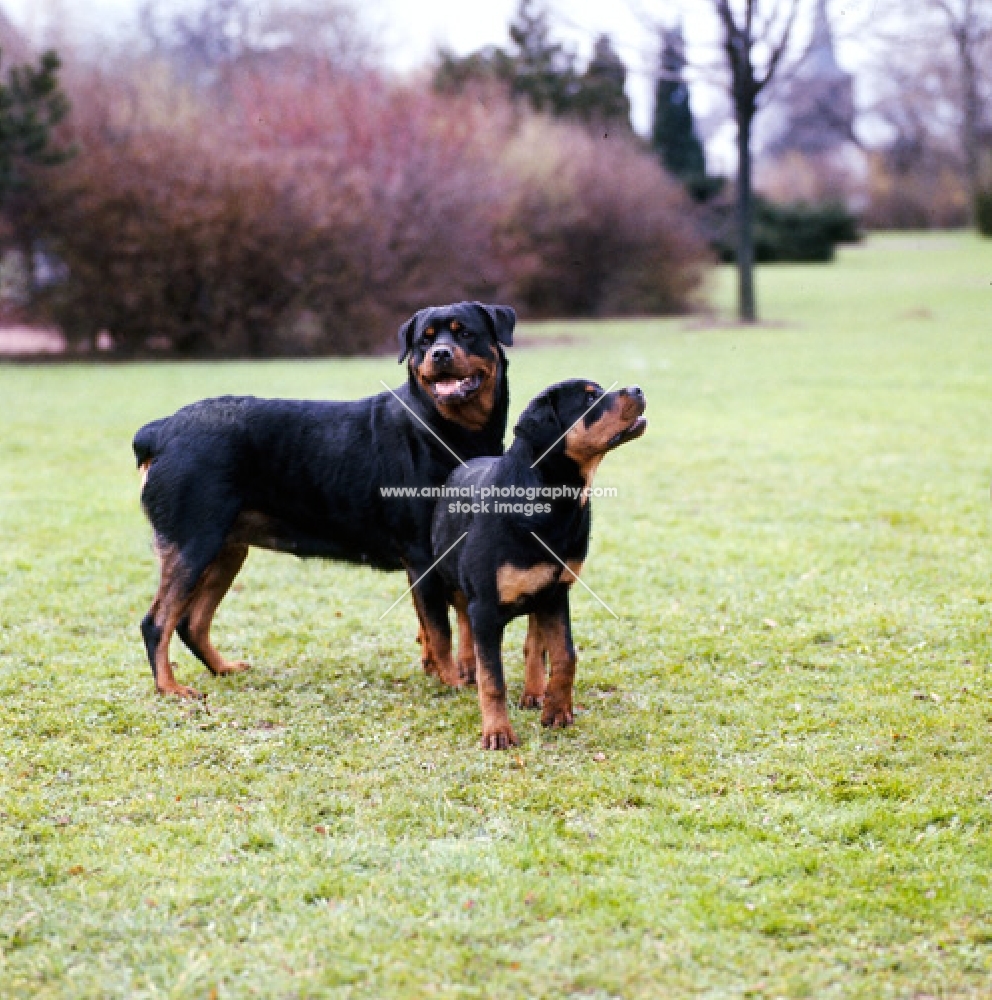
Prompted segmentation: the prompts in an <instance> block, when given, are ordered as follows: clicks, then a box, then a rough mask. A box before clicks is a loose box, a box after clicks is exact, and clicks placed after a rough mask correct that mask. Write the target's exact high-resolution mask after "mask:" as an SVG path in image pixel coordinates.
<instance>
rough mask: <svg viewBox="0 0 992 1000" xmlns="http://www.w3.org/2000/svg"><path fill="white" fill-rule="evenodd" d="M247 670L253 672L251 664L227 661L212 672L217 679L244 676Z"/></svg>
mask: <svg viewBox="0 0 992 1000" xmlns="http://www.w3.org/2000/svg"><path fill="white" fill-rule="evenodd" d="M246 670H251V664H250V663H245V661H244V660H225V661H224V663H222V664H221V665H220V666H219V667H214V668H213V670H212V671H211V672H212V673H213V674H214V675H215V676H216V677H225V676H226V675H227V674H243V673H244V672H245V671H246Z"/></svg>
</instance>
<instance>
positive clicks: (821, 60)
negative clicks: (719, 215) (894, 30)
mask: <svg viewBox="0 0 992 1000" xmlns="http://www.w3.org/2000/svg"><path fill="white" fill-rule="evenodd" d="M854 121H855V107H854V77H853V76H852V75H851V74H850V73H848V72H847V71H846V70H845V69H844V68H843V67H842V66H841V65H840V63H838V62H837V53H836V51H835V49H834V36H833V31H832V30H831V27H830V17H829V12H828V7H827V0H817V2H816V8H815V12H814V19H813V32H812V34H811V36H810V41H809V45H808V47H807V48H806V51H805V52H804V53H803V55H802V58H801V59H800V60H799V62H798V64H797V65H796V67H795V70H794V71H793V72H792V73H791V74H789V75H788V76H787V77H786V78H785V82H784V85H783V87H782V89H781V91H780V93H779V95H778V96H777V98H776V99H775V100H773V102H772V104H771V106H770V107H769V108H768V110H767V111H766V112H765V113H764V114H763V115H762V116H761V117H760V118H759V121H758V130H757V138H758V145H759V148H760V150H761V153H760V155H759V157H758V161H757V165H756V181H757V187H758V189H759V190H761V191H762V192H763V193H765V194H767V195H768V196H769V197H771V198H772V199H773V200H775V201H781V202H790V201H806V202H820V201H824V200H840V201H843V202H845V203H846V204H847V205H848V207H849V208H852V209H854V210H856V211H857V210H860V209H862V208H863V207H864V205H865V204H866V188H865V185H866V182H867V178H868V162H867V157H866V156H865V153H864V151H863V150H862V149H861V146H860V144H859V143H858V140H857V138H856V137H855V134H854Z"/></svg>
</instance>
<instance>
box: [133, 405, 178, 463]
mask: <svg viewBox="0 0 992 1000" xmlns="http://www.w3.org/2000/svg"><path fill="white" fill-rule="evenodd" d="M168 419H169V418H168V417H163V418H162V419H161V420H153V421H152V422H151V423H150V424H145V426H144V427H142V428H141V430H140V431H138V433H137V434H135V435H134V440H133V441H132V442H131V447H132V448H134V458H135V461H136V462H137V464H138V468H139V469H140V468H141V466H143V465H145V463H146V462H149V461H151V459H153V458H154V457H155V455H156V454H157V453H158V439H159V431H160V430H161V429H162V426H163V424H165V422H166V420H168Z"/></svg>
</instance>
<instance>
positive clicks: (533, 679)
mask: <svg viewBox="0 0 992 1000" xmlns="http://www.w3.org/2000/svg"><path fill="white" fill-rule="evenodd" d="M546 661H547V651H546V649H545V646H544V636H543V635H542V634H541V625H540V622H539V621H538V618H537V615H531V616H530V618H529V619H528V622H527V638H526V639H525V640H524V691H523V694H522V695H521V696H520V707H521V708H540V707H541V706H542V705H543V704H544V694H545V691H546V690H547V686H548V668H547V662H546Z"/></svg>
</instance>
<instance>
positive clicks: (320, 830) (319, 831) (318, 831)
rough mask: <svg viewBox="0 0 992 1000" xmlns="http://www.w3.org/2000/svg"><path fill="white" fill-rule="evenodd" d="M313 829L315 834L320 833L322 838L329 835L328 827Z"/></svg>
mask: <svg viewBox="0 0 992 1000" xmlns="http://www.w3.org/2000/svg"><path fill="white" fill-rule="evenodd" d="M313 829H314V832H315V833H319V834H320V835H321V836H322V837H323V836H325V835H326V834H327V827H326V826H315V827H314V828H313Z"/></svg>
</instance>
